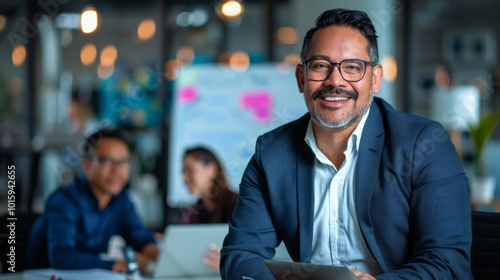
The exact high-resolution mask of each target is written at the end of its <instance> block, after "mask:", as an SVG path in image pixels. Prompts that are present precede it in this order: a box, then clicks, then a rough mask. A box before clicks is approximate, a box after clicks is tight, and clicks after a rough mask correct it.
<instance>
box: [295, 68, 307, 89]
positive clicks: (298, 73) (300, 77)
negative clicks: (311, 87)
mask: <svg viewBox="0 0 500 280" xmlns="http://www.w3.org/2000/svg"><path fill="white" fill-rule="evenodd" d="M295 79H296V80H297V87H298V88H299V92H300V93H304V84H305V79H304V66H303V65H302V64H297V66H296V67H295Z"/></svg>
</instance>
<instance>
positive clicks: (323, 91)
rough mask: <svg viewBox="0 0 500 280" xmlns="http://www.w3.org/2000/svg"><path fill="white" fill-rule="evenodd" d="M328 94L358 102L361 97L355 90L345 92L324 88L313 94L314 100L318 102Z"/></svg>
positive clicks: (334, 88) (333, 88) (335, 88)
mask: <svg viewBox="0 0 500 280" xmlns="http://www.w3.org/2000/svg"><path fill="white" fill-rule="evenodd" d="M326 94H343V95H347V96H349V97H351V98H353V99H354V100H357V99H358V96H359V94H358V93H357V92H355V91H353V90H345V89H341V88H338V87H324V88H320V89H318V90H316V91H315V92H314V93H313V95H312V98H313V100H316V99H318V98H320V97H322V96H323V95H326Z"/></svg>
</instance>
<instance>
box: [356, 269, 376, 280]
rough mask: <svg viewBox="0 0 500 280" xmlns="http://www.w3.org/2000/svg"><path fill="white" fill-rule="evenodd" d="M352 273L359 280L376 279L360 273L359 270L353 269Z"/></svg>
mask: <svg viewBox="0 0 500 280" xmlns="http://www.w3.org/2000/svg"><path fill="white" fill-rule="evenodd" d="M351 271H352V272H354V275H356V277H357V278H358V280H375V277H373V276H371V275H370V274H368V273H365V272H362V271H359V270H357V269H351Z"/></svg>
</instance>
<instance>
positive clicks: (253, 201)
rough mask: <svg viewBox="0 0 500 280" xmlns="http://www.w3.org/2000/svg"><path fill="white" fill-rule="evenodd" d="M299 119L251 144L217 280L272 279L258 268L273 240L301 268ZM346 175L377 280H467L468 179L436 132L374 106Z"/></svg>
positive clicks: (309, 189)
mask: <svg viewBox="0 0 500 280" xmlns="http://www.w3.org/2000/svg"><path fill="white" fill-rule="evenodd" d="M309 119H310V116H309V114H306V115H304V116H303V117H301V118H300V119H298V120H296V121H293V122H291V123H288V124H286V125H284V126H281V127H279V128H277V129H275V130H273V131H271V132H268V133H266V134H264V135H262V136H260V137H259V138H258V140H257V144H256V149H255V154H254V155H253V157H252V158H251V160H250V162H249V164H248V166H247V168H246V170H245V173H244V175H243V178H242V181H241V185H240V196H239V199H238V203H237V205H236V209H235V211H234V213H233V217H232V220H231V222H230V225H229V233H228V235H227V236H226V238H225V240H224V246H223V249H222V252H221V276H222V278H223V279H231V280H233V279H242V276H247V277H252V278H253V279H259V280H262V279H273V278H272V276H271V274H270V273H269V271H268V270H267V268H266V267H265V265H264V260H265V259H270V258H272V257H273V255H274V248H275V247H277V246H278V245H279V243H280V242H281V241H283V242H284V243H285V245H286V247H287V250H288V252H289V254H290V256H291V257H292V259H293V260H294V261H300V262H310V261H311V253H312V252H311V250H312V229H313V205H314V201H313V199H314V195H313V167H314V154H313V153H312V151H311V149H310V148H309V146H308V145H307V144H306V142H305V141H304V137H305V133H306V129H307V125H308V122H309ZM355 176H356V180H355V182H356V186H355V188H356V190H355V195H356V197H355V201H356V211H357V215H358V220H359V226H360V228H361V232H362V233H363V237H364V239H365V242H366V244H367V246H368V247H369V249H370V251H371V253H372V254H373V256H374V257H375V259H376V260H377V262H378V264H379V266H380V268H381V270H382V271H383V274H381V275H378V276H377V279H453V278H456V279H472V275H471V272H470V247H471V243H472V233H471V212H470V210H471V209H470V200H469V199H470V198H469V188H468V181H467V178H466V176H465V173H464V171H463V168H462V165H461V161H460V159H459V157H458V155H457V153H456V150H455V147H454V146H453V144H452V143H451V141H450V138H449V136H448V134H447V133H446V131H445V130H444V128H443V127H442V125H441V124H439V123H437V122H435V121H431V120H427V119H425V118H422V117H419V116H416V115H411V114H405V113H401V112H398V111H396V110H395V109H394V108H392V107H391V106H390V105H389V104H388V103H386V102H385V101H383V100H382V99H380V98H374V102H373V103H372V105H371V109H370V113H369V116H368V119H367V121H366V124H365V127H364V129H363V134H362V137H361V142H360V150H359V157H358V162H357V173H356V175H355ZM243 279H244V278H243ZM301 279H302V278H301Z"/></svg>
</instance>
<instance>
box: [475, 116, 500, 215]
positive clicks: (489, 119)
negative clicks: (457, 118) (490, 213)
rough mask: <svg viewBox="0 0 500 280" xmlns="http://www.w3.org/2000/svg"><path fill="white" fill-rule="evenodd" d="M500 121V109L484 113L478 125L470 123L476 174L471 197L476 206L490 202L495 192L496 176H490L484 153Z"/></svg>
mask: <svg viewBox="0 0 500 280" xmlns="http://www.w3.org/2000/svg"><path fill="white" fill-rule="evenodd" d="M499 121H500V110H496V111H492V112H490V113H488V114H486V115H484V116H483V117H482V118H481V119H480V120H479V122H478V123H477V124H476V125H472V124H469V132H470V138H471V141H472V145H473V146H474V176H473V177H472V178H471V180H470V191H471V199H472V203H473V205H474V206H480V205H485V204H490V203H491V202H492V200H493V196H494V193H495V184H496V182H495V177H493V176H488V174H487V173H488V172H487V168H486V164H485V160H484V153H485V151H484V150H485V148H486V146H487V144H488V141H489V139H490V137H491V134H492V133H493V131H494V130H495V128H496V126H497V125H498V123H499Z"/></svg>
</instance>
